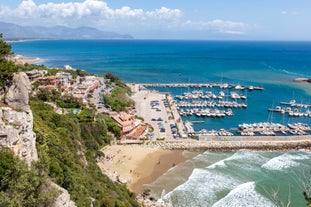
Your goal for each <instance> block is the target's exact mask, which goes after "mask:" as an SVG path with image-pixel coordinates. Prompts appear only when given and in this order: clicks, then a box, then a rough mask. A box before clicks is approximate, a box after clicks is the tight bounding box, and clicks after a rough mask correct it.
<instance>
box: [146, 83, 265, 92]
mask: <svg viewBox="0 0 311 207" xmlns="http://www.w3.org/2000/svg"><path fill="white" fill-rule="evenodd" d="M140 85H141V87H145V88H150V87H151V88H212V87H219V88H223V89H226V88H227V89H236V90H244V89H248V90H250V91H252V90H264V88H263V87H260V86H242V85H239V84H227V83H150V84H140Z"/></svg>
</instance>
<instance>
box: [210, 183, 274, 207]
mask: <svg viewBox="0 0 311 207" xmlns="http://www.w3.org/2000/svg"><path fill="white" fill-rule="evenodd" d="M255 186H256V185H255V182H247V183H243V184H241V185H239V186H237V187H236V188H235V189H233V190H231V191H230V192H229V193H228V194H227V195H226V196H225V197H224V198H222V199H221V200H219V201H217V202H216V203H214V205H213V207H223V206H226V207H244V206H245V207H257V206H258V207H262V206H265V207H275V206H276V205H274V204H273V203H272V202H271V201H270V200H269V199H267V198H266V197H264V196H262V195H261V194H259V193H257V192H256V191H255Z"/></svg>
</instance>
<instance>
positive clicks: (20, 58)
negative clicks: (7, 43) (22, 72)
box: [9, 54, 43, 65]
mask: <svg viewBox="0 0 311 207" xmlns="http://www.w3.org/2000/svg"><path fill="white" fill-rule="evenodd" d="M9 60H11V61H13V62H14V63H16V64H18V65H25V64H33V63H38V62H40V61H42V60H43V59H42V58H39V57H37V58H35V57H28V56H25V55H19V54H14V55H12V56H11V57H9Z"/></svg>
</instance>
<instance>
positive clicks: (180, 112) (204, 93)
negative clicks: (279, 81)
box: [138, 84, 311, 140]
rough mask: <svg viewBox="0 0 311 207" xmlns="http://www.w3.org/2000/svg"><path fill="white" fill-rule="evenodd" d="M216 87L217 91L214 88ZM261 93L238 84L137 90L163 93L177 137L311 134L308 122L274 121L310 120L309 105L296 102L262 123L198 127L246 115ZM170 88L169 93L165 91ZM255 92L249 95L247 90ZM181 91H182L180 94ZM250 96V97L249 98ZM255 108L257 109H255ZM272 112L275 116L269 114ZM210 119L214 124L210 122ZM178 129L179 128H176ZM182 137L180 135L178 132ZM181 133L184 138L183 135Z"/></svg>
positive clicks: (282, 105)
mask: <svg viewBox="0 0 311 207" xmlns="http://www.w3.org/2000/svg"><path fill="white" fill-rule="evenodd" d="M213 87H214V88H213ZM254 88H256V89H257V90H258V92H260V91H263V88H258V87H253V86H241V85H235V84H230V85H229V84H142V85H139V87H138V90H143V91H144V90H147V91H148V90H151V91H160V92H161V93H164V94H166V98H167V103H169V104H168V105H167V107H169V109H168V110H170V111H171V113H172V117H173V118H172V119H174V123H177V124H176V125H174V128H176V129H174V133H175V136H174V138H175V139H176V138H180V137H193V138H196V139H200V140H208V139H210V138H211V137H231V136H291V135H296V136H301V135H307V134H309V133H310V131H311V128H310V127H309V125H308V124H307V123H304V122H300V121H298V120H292V121H290V122H289V121H287V122H286V123H284V122H282V123H276V122H273V121H272V119H273V113H279V114H280V115H281V116H282V115H284V114H287V115H288V117H294V118H299V117H303V118H307V117H311V111H310V110H309V108H310V106H311V105H309V104H304V103H300V104H299V103H297V102H296V101H295V100H294V99H293V100H291V101H289V102H284V101H281V102H280V106H277V107H275V108H273V107H271V108H269V109H268V112H269V114H268V120H267V121H262V122H249V123H246V122H240V123H237V122H235V123H236V124H235V125H231V126H230V127H228V128H227V129H226V127H225V126H223V127H221V128H219V129H217V128H198V127H197V126H200V125H204V126H206V123H212V122H213V121H212V120H222V119H226V120H227V119H228V120H231V119H232V118H231V117H238V116H239V115H240V114H243V113H244V112H243V111H245V112H247V109H248V108H249V107H254V106H252V105H249V104H250V103H255V102H253V101H252V98H253V97H257V96H260V93H258V92H256V91H253V90H255V89H254ZM167 89H170V90H171V91H170V90H169V91H170V92H165V91H164V90H167ZM245 89H247V91H252V92H249V93H247V91H246V90H245ZM178 91H179V92H178ZM249 95H251V97H249ZM255 107H256V106H255ZM270 113H272V114H270ZM209 120H211V121H209ZM177 126H178V127H177ZM177 132H178V134H180V136H177V134H176V133H177ZM181 134H182V136H181Z"/></svg>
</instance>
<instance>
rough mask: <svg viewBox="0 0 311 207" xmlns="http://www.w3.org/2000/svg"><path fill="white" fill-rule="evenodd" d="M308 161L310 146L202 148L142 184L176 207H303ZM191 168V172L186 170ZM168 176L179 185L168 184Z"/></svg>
mask: <svg viewBox="0 0 311 207" xmlns="http://www.w3.org/2000/svg"><path fill="white" fill-rule="evenodd" d="M310 165H311V152H310V151H296V152H286V153H284V152H252V151H246V150H240V151H237V152H209V151H206V152H204V153H202V154H200V155H198V156H196V157H195V158H193V159H191V160H188V161H187V162H186V163H184V164H182V165H179V166H177V167H175V168H172V169H171V170H170V171H169V172H167V173H166V174H165V175H163V176H162V177H160V178H159V179H158V180H156V181H155V182H154V183H153V184H150V185H147V186H146V188H150V189H152V190H153V192H156V193H157V196H161V194H162V200H164V201H166V202H169V203H172V204H173V206H179V207H180V206H185V207H188V206H213V207H223V206H226V207H249V206H258V207H263V206H264V207H279V206H291V207H298V206H306V202H305V200H304V197H303V191H304V190H306V188H309V192H310V186H311V179H310ZM190 169H191V170H192V169H193V172H192V174H191V175H190V177H189V176H188V175H187V174H185V171H189V170H190ZM168 180H170V182H176V183H178V180H181V181H182V184H179V185H178V186H177V187H175V188H173V189H172V186H170V185H169V184H168V183H169V182H168ZM159 186H161V187H162V188H160V187H159ZM160 190H162V193H161V191H160ZM274 194H275V195H276V196H273V195H274ZM287 204H289V205H287Z"/></svg>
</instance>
